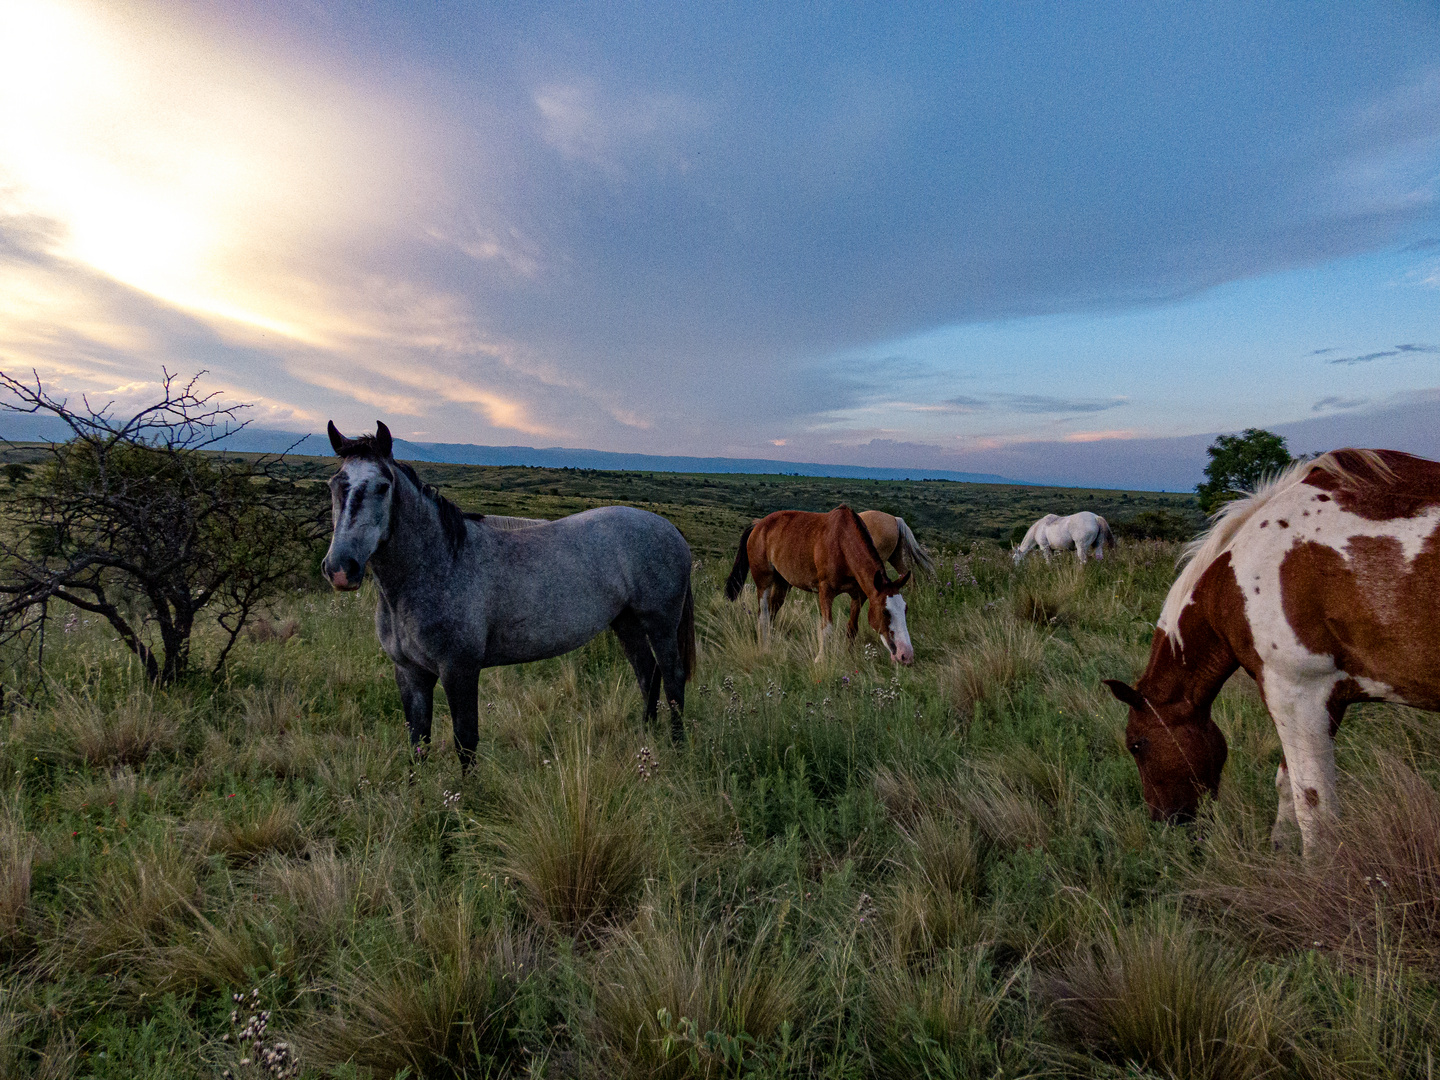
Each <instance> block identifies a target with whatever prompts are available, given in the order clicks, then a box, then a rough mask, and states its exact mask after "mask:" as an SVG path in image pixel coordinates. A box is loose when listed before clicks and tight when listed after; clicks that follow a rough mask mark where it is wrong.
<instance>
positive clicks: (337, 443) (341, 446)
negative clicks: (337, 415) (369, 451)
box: [325, 420, 350, 454]
mask: <svg viewBox="0 0 1440 1080" xmlns="http://www.w3.org/2000/svg"><path fill="white" fill-rule="evenodd" d="M325 430H326V431H327V432H328V433H329V435H330V445H331V446H332V447H333V448H334V449H335V452H336V453H337V454H343V453H344V452H345V444H346V443H348V442H349V441H350V440H349V439H347V438H345V436H344V435H341V434H340V429H339V428H337V427H336V426H335V421H334V420H330V421H327V423H326V425H325Z"/></svg>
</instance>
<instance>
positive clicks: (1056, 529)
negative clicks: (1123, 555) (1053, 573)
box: [1015, 510, 1115, 563]
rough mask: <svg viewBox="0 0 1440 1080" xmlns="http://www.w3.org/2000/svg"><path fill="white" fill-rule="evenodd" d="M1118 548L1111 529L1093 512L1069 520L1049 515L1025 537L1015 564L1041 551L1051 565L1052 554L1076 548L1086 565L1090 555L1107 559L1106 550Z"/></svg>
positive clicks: (1016, 550)
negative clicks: (1088, 554) (1036, 549)
mask: <svg viewBox="0 0 1440 1080" xmlns="http://www.w3.org/2000/svg"><path fill="white" fill-rule="evenodd" d="M1114 546H1115V537H1114V536H1113V535H1112V534H1111V532H1110V525H1109V523H1108V522H1107V521H1106V520H1105V519H1104V518H1103V517H1101V516H1100V515H1099V514H1092V513H1091V512H1090V511H1089V510H1081V511H1080V512H1079V513H1078V514H1071V515H1069V516H1068V517H1061V516H1060V515H1058V514H1046V515H1045V516H1044V517H1042V518H1041V519H1040V520H1039V521H1037V522H1035V524H1034V525H1031V526H1030V528H1029V530H1028V531H1027V532H1026V533H1025V539H1023V540H1021V541H1020V546H1019V547H1017V548H1016V549H1015V561H1016V562H1017V563H1018V562H1019V561H1020V560H1021V559H1023V558H1024V557H1025V556H1026V555H1027V554H1029V553H1030V551H1031V550H1032V549H1034V548H1037V547H1038V548H1039V549H1040V554H1042V555H1044V556H1045V561H1046V562H1049V561H1050V552H1052V551H1068V550H1069V549H1070V548H1072V547H1073V548H1074V549H1075V554H1076V555H1078V556H1079V557H1080V561H1081V562H1084V561H1085V556H1086V554H1087V553H1089V552H1092V551H1093V552H1094V553H1095V558H1097V559H1103V558H1104V557H1105V549H1106V547H1114Z"/></svg>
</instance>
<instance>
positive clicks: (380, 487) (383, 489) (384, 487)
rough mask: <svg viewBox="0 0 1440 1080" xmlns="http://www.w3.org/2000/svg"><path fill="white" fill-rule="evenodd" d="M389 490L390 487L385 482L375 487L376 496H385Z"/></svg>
mask: <svg viewBox="0 0 1440 1080" xmlns="http://www.w3.org/2000/svg"><path fill="white" fill-rule="evenodd" d="M389 490H390V485H389V484H387V483H385V482H384V481H381V482H380V483H378V484H376V485H375V494H376V495H384V494H385V493H386V492H387V491H389Z"/></svg>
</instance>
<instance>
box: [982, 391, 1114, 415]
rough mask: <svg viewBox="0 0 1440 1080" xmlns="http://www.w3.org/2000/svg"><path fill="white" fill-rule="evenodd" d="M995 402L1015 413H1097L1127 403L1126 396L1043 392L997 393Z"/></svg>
mask: <svg viewBox="0 0 1440 1080" xmlns="http://www.w3.org/2000/svg"><path fill="white" fill-rule="evenodd" d="M995 402H996V404H997V405H998V406H999V407H1000V408H1001V409H1005V410H1007V411H1009V412H1017V413H1036V414H1046V415H1048V414H1053V413H1097V412H1106V411H1107V410H1109V409H1118V408H1119V407H1120V406H1122V405H1127V404H1129V399H1128V398H1123V397H1114V398H1064V397H1049V396H1047V395H1045V394H997V395H995Z"/></svg>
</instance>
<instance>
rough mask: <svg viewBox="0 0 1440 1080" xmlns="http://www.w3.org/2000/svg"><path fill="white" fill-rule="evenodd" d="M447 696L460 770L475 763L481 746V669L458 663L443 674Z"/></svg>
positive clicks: (462, 770)
mask: <svg viewBox="0 0 1440 1080" xmlns="http://www.w3.org/2000/svg"><path fill="white" fill-rule="evenodd" d="M440 681H441V685H443V686H444V687H445V699H446V700H447V701H448V702H449V703H450V724H451V727H452V729H453V730H454V732H455V752H456V753H457V754H459V755H460V772H461V773H462V774H464V773H466V772H468V771H469V769H470V766H471V765H473V764H475V748H476V747H477V746H479V745H480V668H479V667H478V666H471V665H470V664H459V665H456V666H455V667H452V668H450V669H448V670H446V671H445V672H443V673H442V674H441V676H440Z"/></svg>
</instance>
